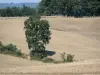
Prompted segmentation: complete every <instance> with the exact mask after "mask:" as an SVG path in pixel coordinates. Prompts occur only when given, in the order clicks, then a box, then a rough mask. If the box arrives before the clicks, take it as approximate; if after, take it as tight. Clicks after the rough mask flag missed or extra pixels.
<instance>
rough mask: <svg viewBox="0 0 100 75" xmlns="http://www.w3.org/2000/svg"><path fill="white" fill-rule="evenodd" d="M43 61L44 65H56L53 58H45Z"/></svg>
mask: <svg viewBox="0 0 100 75" xmlns="http://www.w3.org/2000/svg"><path fill="white" fill-rule="evenodd" d="M42 61H43V62H44V63H54V59H52V58H44V59H43V60H42Z"/></svg>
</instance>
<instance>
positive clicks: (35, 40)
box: [24, 16, 51, 59]
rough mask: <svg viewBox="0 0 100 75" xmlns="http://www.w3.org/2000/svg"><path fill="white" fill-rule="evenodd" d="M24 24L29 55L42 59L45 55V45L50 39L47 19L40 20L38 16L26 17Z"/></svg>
mask: <svg viewBox="0 0 100 75" xmlns="http://www.w3.org/2000/svg"><path fill="white" fill-rule="evenodd" d="M24 25H25V27H24V29H25V34H26V39H27V43H28V47H29V49H30V55H31V56H34V57H37V58H40V59H43V58H44V57H46V56H47V53H46V51H45V46H46V44H48V43H49V40H50V39H51V37H50V35H51V32H50V30H49V27H50V26H49V23H48V21H46V20H40V17H37V16H36V17H30V18H29V19H27V20H26V21H25V23H24Z"/></svg>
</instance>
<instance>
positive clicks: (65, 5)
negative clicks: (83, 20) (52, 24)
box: [38, 0, 100, 17]
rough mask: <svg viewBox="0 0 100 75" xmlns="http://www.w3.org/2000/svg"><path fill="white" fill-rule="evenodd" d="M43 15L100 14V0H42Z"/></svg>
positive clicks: (40, 7)
mask: <svg viewBox="0 0 100 75" xmlns="http://www.w3.org/2000/svg"><path fill="white" fill-rule="evenodd" d="M38 8H39V13H40V14H41V15H49V16H50V15H64V16H65V15H66V16H75V17H82V16H100V0H41V2H40V3H39V7H38Z"/></svg>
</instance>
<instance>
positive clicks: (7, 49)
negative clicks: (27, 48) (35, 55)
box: [0, 41, 26, 58]
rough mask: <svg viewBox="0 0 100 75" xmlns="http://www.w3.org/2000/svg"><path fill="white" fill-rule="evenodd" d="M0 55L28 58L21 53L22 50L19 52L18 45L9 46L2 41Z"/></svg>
mask: <svg viewBox="0 0 100 75" xmlns="http://www.w3.org/2000/svg"><path fill="white" fill-rule="evenodd" d="M0 54H7V55H12V56H16V57H21V58H26V57H25V55H24V54H23V53H22V52H21V50H19V49H18V48H17V47H16V45H13V44H11V43H10V44H8V45H3V44H2V42H1V41H0Z"/></svg>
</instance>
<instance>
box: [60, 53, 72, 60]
mask: <svg viewBox="0 0 100 75" xmlns="http://www.w3.org/2000/svg"><path fill="white" fill-rule="evenodd" d="M61 59H62V61H63V62H73V61H74V60H73V59H74V55H71V54H66V53H65V52H64V53H61Z"/></svg>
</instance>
